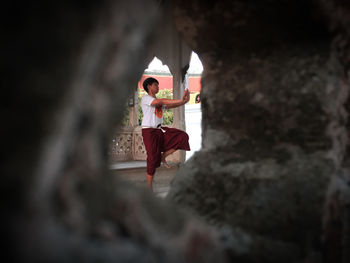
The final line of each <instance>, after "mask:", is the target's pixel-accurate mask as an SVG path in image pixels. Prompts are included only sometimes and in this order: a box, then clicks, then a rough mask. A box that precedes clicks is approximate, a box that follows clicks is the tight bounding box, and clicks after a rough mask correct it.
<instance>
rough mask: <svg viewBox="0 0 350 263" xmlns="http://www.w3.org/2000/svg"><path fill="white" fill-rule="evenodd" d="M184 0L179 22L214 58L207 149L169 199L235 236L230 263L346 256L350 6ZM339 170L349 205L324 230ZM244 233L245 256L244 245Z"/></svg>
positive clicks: (207, 93)
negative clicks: (241, 239) (240, 244)
mask: <svg viewBox="0 0 350 263" xmlns="http://www.w3.org/2000/svg"><path fill="white" fill-rule="evenodd" d="M175 2H176V7H175V8H174V12H175V21H176V25H177V27H178V29H179V30H180V32H182V34H183V36H184V38H185V39H186V40H187V42H188V43H189V44H190V46H191V47H192V48H193V50H194V51H195V52H196V53H198V54H199V57H200V59H201V61H202V63H203V65H204V75H203V80H202V92H201V99H202V111H203V117H202V118H203V121H202V127H203V130H202V134H203V145H202V149H201V151H199V152H197V153H196V154H195V155H194V156H193V157H192V158H191V159H190V160H189V161H188V162H187V163H186V164H185V166H183V167H182V169H181V170H180V171H179V173H178V176H177V177H176V178H175V180H174V182H173V187H172V189H171V192H170V199H172V200H174V201H176V202H177V203H179V204H181V205H184V206H186V207H190V208H192V209H193V210H194V211H196V213H197V214H198V215H200V216H201V217H203V218H205V219H206V220H207V222H210V223H212V224H214V225H216V226H217V227H218V229H220V231H221V232H222V234H223V236H230V237H231V241H230V239H228V240H229V241H227V251H228V253H230V254H231V259H232V260H237V259H240V260H242V258H244V260H247V261H248V262H255V260H256V259H257V258H258V257H260V258H261V260H262V261H260V262H295V261H298V260H300V259H302V258H304V259H307V260H309V262H310V261H311V262H320V261H321V260H322V257H324V255H326V256H325V257H326V258H327V260H329V262H341V259H340V258H341V257H340V258H339V257H338V258H336V257H337V256H336V255H335V254H337V253H338V254H341V253H342V251H346V250H348V249H349V243H347V244H346V242H345V241H342V239H344V238H342V235H343V236H345V235H346V234H345V232H344V231H346V230H345V229H347V227H348V224H349V223H348V222H347V221H346V217H345V216H344V213H343V212H344V211H345V210H346V209H345V206H344V202H347V206H349V203H350V199H349V198H348V197H347V198H348V199H347V201H345V199H346V198H345V195H342V197H340V198H338V195H339V192H340V191H343V192H349V181H350V180H349V179H350V178H347V179H346V177H347V176H348V175H346V174H347V172H344V171H343V170H344V169H345V168H346V167H348V164H346V160H347V158H348V153H347V152H348V149H347V148H348V147H347V145H348V127H347V125H348V124H347V123H348V110H347V108H348V107H347V105H348V101H349V99H348V93H349V87H350V85H349V75H350V72H349V62H350V56H349V54H350V53H349V52H350V48H349V47H350V46H349V44H350V42H349V28H350V23H349V19H350V12H349V11H350V9H349V3H347V2H346V1H218V2H209V1H191V2H189V1H181V0H179V1H175ZM339 174H342V178H343V177H344V180H343V181H341V180H340V181H341V182H342V183H340V184H342V190H340V189H339V185H338V188H337V189H333V190H330V191H333V197H334V196H337V197H335V198H338V201H336V202H338V203H339V202H340V203H341V204H340V205H339V204H338V206H340V207H342V208H338V210H337V211H339V213H338V214H337V215H333V217H334V218H333V220H334V221H335V222H336V224H337V226H336V227H335V228H337V230H334V229H333V230H334V231H333V230H332V231H330V232H331V233H332V234H329V235H327V234H326V235H324V233H325V232H324V231H326V232H327V230H325V229H322V228H323V226H322V218H323V217H324V215H326V214H327V213H334V212H333V211H329V210H328V211H326V212H324V209H326V210H327V208H325V202H326V201H325V199H326V192H327V188H328V185H329V182H330V179H331V178H332V177H334V178H338V177H339ZM338 181H339V180H338ZM344 198H345V199H344ZM339 199H343V200H340V201H339ZM328 208H329V207H328ZM347 209H348V208H347ZM333 210H334V209H333ZM335 217H337V219H335ZM326 221H327V220H326ZM332 225H334V224H333V222H329V223H328V228H329V227H331V228H334V227H332ZM345 225H347V227H346V226H345ZM324 228H326V229H327V226H324ZM346 233H348V232H346ZM242 235H243V236H245V237H246V240H249V241H247V243H248V244H249V245H250V248H251V249H247V251H246V252H245V253H240V252H241V251H240V250H239V249H237V247H236V243H235V240H236V239H237V238H239V237H241V236H242ZM330 239H332V241H330ZM261 240H264V241H261ZM335 241H336V242H337V245H334V247H335V248H329V247H328V245H329V244H331V243H333V244H335V243H334V242H335ZM261 242H262V243H263V245H262V244H261ZM253 244H260V245H256V246H255V245H253ZM253 247H254V248H253ZM345 257H346V256H345V255H344V256H343V259H342V260H344V261H342V262H347V261H346V260H348V259H349V258H348V256H347V259H346V258H345ZM244 260H243V261H244ZM244 262H245V261H244ZM327 262H328V261H327Z"/></svg>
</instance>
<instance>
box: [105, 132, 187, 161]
mask: <svg viewBox="0 0 350 263" xmlns="http://www.w3.org/2000/svg"><path fill="white" fill-rule="evenodd" d="M109 157H110V162H112V163H113V162H121V161H122V162H125V161H145V160H146V159H147V153H146V149H145V145H144V144H143V139H142V131H141V126H135V127H122V128H120V129H119V130H118V131H117V132H116V134H115V136H114V138H113V139H112V143H111V145H110V150H109ZM167 161H168V162H171V163H180V162H181V155H180V151H177V152H175V153H174V154H172V155H170V156H169V157H168V158H167Z"/></svg>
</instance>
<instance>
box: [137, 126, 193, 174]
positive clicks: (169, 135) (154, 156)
mask: <svg viewBox="0 0 350 263" xmlns="http://www.w3.org/2000/svg"><path fill="white" fill-rule="evenodd" d="M162 129H163V130H164V131H165V132H163V131H162V130H161V129H155V128H145V129H142V138H143V143H144V144H145V147H146V152H147V174H149V175H154V173H155V172H156V168H158V167H159V166H160V163H161V157H162V152H166V151H168V150H170V149H175V150H186V151H189V150H190V145H189V143H188V135H187V133H186V132H184V131H181V130H179V129H175V128H168V127H162Z"/></svg>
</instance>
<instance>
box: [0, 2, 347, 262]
mask: <svg viewBox="0 0 350 263" xmlns="http://www.w3.org/2000/svg"><path fill="white" fill-rule="evenodd" d="M172 2H173V4H174V6H172V8H170V9H166V10H170V11H171V14H169V13H167V11H165V10H164V9H163V8H162V5H163V4H164V3H168V2H167V1H151V0H149V1H148V0H147V1H141V0H140V1H137V0H129V1H108V0H104V1H78V0H76V1H69V2H65V1H64V2H62V1H61V2H47V1H38V2H35V3H32V2H25V1H16V2H6V3H5V4H3V6H2V10H3V15H2V16H1V18H0V19H1V24H2V26H3V29H4V30H3V39H4V41H1V52H2V63H1V64H2V66H1V72H2V78H1V80H2V87H3V89H2V98H3V101H2V104H1V116H2V120H3V125H2V129H1V135H2V139H3V147H2V152H3V153H2V164H1V166H0V167H1V175H2V183H1V194H2V198H1V200H2V203H3V205H2V215H1V230H2V233H4V234H3V235H2V238H3V240H4V241H5V242H4V244H5V245H4V246H3V250H4V254H3V256H4V258H5V257H6V256H8V257H9V258H10V260H12V261H16V262H96V261H101V262H348V259H349V253H348V252H347V251H349V247H350V245H349V238H348V236H349V229H350V228H349V224H348V222H349V220H348V219H349V192H350V191H349V182H350V175H349V172H348V170H347V168H348V163H349V160H348V159H349V154H348V152H349V147H348V137H349V136H348V130H349V129H348V123H349V122H348V118H349V117H348V109H349V105H350V104H349V99H348V97H349V96H348V91H349V69H350V66H349V65H350V55H349V54H350V42H349V39H350V38H349V35H350V32H349V30H350V24H349V21H350V12H349V10H350V8H349V4H348V2H347V1H344V0H314V1H311V0H310V1H287V0H279V1H277V0H264V1H254V0H253V1H243V0H242V1H241V0H234V1H229V0H227V1H226V0H222V1H197V0H193V1H182V0H181V1H180V0H176V1H172ZM172 15H173V16H174V19H175V21H176V26H177V29H178V30H179V32H181V34H182V36H183V38H184V40H185V41H186V42H187V44H188V45H189V46H190V47H191V48H192V49H193V50H194V51H195V52H196V53H197V54H198V55H199V57H200V58H201V60H202V63H203V65H204V76H203V81H202V94H201V98H202V110H203V124H202V125H203V148H202V150H201V151H200V152H198V153H196V154H195V155H194V156H193V157H192V158H191V159H190V160H189V161H188V162H187V163H186V164H185V165H184V166H183V168H182V169H181V170H180V171H179V173H178V175H177V177H176V179H175V181H174V182H173V184H172V189H171V193H170V195H169V200H159V199H156V198H155V197H154V196H152V195H151V194H150V193H148V192H143V191H142V190H140V189H136V188H135V187H133V186H131V185H128V184H126V183H124V182H120V181H119V180H117V179H116V178H115V177H112V176H110V175H109V172H108V168H107V167H108V166H107V153H108V142H109V140H110V138H111V135H112V133H113V131H114V130H115V128H116V126H117V125H119V123H120V121H121V118H122V116H123V109H124V103H125V102H126V100H127V97H128V96H129V95H130V94H131V92H132V89H133V87H134V85H135V83H137V81H138V79H139V78H140V76H141V74H142V71H143V70H144V68H145V64H146V63H147V62H148V60H149V57H148V56H149V53H147V52H148V50H151V49H152V45H155V44H154V41H161V36H157V35H156V32H157V30H156V27H157V23H159V21H162V19H163V18H164V16H172ZM223 72H224V74H223ZM128 87H130V88H128ZM330 182H331V183H330ZM327 189H328V190H327ZM326 192H327V194H326ZM172 201H175V202H176V203H177V205H174V204H173V203H172ZM322 222H323V225H322Z"/></svg>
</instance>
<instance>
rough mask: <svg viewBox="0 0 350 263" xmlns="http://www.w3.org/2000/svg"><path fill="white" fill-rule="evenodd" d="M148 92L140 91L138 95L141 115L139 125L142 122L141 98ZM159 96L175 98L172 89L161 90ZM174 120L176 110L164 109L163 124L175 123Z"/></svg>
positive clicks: (139, 114)
mask: <svg viewBox="0 0 350 263" xmlns="http://www.w3.org/2000/svg"><path fill="white" fill-rule="evenodd" d="M146 94H147V93H146V92H145V91H144V90H142V91H140V92H139V96H138V111H139V112H138V116H139V119H138V121H139V125H141V123H142V117H143V114H142V109H141V98H142V97H143V96H144V95H146ZM157 98H161V99H172V98H173V93H172V91H171V90H160V91H159V92H158V94H157ZM173 121H174V112H173V110H172V109H168V110H164V111H163V125H171V124H173Z"/></svg>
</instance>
